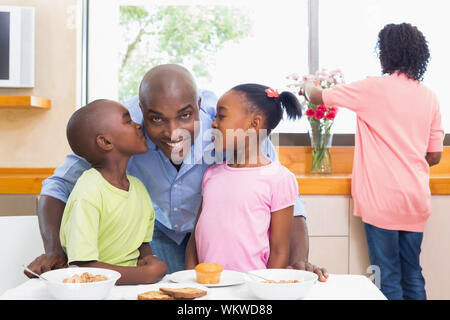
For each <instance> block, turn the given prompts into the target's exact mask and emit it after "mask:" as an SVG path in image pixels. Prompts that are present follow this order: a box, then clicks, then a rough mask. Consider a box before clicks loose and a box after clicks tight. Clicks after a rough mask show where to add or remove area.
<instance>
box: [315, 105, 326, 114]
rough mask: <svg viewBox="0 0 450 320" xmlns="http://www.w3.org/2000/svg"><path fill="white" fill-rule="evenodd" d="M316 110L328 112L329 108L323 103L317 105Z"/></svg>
mask: <svg viewBox="0 0 450 320" xmlns="http://www.w3.org/2000/svg"><path fill="white" fill-rule="evenodd" d="M316 110H320V111H322V112H324V113H325V112H327V111H328V108H327V106H325V105H323V104H321V105H320V106H318V107H317V109H316Z"/></svg>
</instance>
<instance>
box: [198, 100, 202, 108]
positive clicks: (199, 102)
mask: <svg viewBox="0 0 450 320" xmlns="http://www.w3.org/2000/svg"><path fill="white" fill-rule="evenodd" d="M201 105H202V97H198V110H200V107H201Z"/></svg>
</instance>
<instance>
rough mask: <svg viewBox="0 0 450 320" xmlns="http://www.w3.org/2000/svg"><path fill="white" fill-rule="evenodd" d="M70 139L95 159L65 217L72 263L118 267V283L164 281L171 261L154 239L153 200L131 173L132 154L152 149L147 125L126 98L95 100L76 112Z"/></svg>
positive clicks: (65, 237)
mask: <svg viewBox="0 0 450 320" xmlns="http://www.w3.org/2000/svg"><path fill="white" fill-rule="evenodd" d="M67 139H68V141H69V144H70V147H71V148H72V150H73V152H74V153H75V154H77V155H79V156H81V157H83V158H85V159H86V160H87V161H88V162H89V163H90V164H91V165H92V168H91V169H89V170H87V171H85V172H84V173H83V175H82V176H81V177H80V179H79V180H78V181H77V183H76V185H75V187H74V189H73V191H72V193H71V194H70V197H69V199H68V202H67V204H66V207H65V210H64V214H63V218H62V221H61V229H60V240H61V244H62V247H63V249H64V251H65V252H66V254H67V257H68V263H69V264H72V265H77V266H80V267H99V268H107V269H112V270H115V271H118V272H120V274H121V275H122V276H121V278H120V279H119V280H118V284H141V283H154V282H157V281H159V280H160V279H161V278H162V277H163V276H164V275H165V273H166V272H167V265H166V264H165V263H164V262H163V261H160V260H158V258H157V257H156V256H155V255H153V251H152V248H151V247H150V245H149V242H150V241H151V239H152V235H153V227H154V220H155V213H154V210H153V206H152V202H151V200H150V197H149V195H148V193H147V190H146V189H145V187H144V185H143V184H142V183H141V182H140V181H139V180H138V179H137V178H135V177H133V176H130V175H127V173H126V168H127V164H128V160H129V159H130V157H131V156H132V155H133V154H139V153H145V152H147V144H146V139H145V136H144V132H143V131H142V127H141V126H140V125H139V124H137V123H135V122H133V121H132V120H131V117H130V114H129V112H128V110H127V109H126V108H125V107H124V106H122V105H121V104H119V103H117V102H114V101H109V100H96V101H94V102H92V103H90V104H88V105H87V106H85V107H83V108H81V109H79V110H78V111H76V112H75V113H74V114H73V115H72V117H71V118H70V120H69V123H68V125H67Z"/></svg>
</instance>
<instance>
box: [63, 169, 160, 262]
mask: <svg viewBox="0 0 450 320" xmlns="http://www.w3.org/2000/svg"><path fill="white" fill-rule="evenodd" d="M127 177H128V180H129V182H130V188H129V190H128V191H125V190H121V189H119V188H116V187H114V186H113V185H111V184H110V183H109V182H107V181H106V180H105V179H104V178H103V176H102V175H101V174H100V172H98V171H97V170H96V169H90V170H87V171H85V172H84V173H83V174H82V176H81V177H80V178H79V179H78V181H77V183H76V184H75V187H74V188H73V191H72V193H71V194H70V197H69V199H68V201H67V204H66V207H65V210H64V215H63V218H62V221H61V229H60V240H61V245H62V248H63V249H64V251H65V252H66V254H67V258H68V262H69V263H70V262H73V261H100V262H104V263H109V264H114V265H120V266H136V264H137V259H138V257H139V250H138V248H139V247H140V246H141V245H142V243H144V242H150V241H151V240H152V236H153V227H154V222H155V211H154V209H153V205H152V202H151V199H150V196H149V194H148V192H147V189H146V188H145V186H144V185H143V184H142V182H141V181H140V180H139V179H137V178H136V177H133V176H130V175H127Z"/></svg>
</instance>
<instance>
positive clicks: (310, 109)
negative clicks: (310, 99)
mask: <svg viewBox="0 0 450 320" xmlns="http://www.w3.org/2000/svg"><path fill="white" fill-rule="evenodd" d="M315 114H316V112H315V111H314V109H313V108H309V109H308V110H306V115H307V116H308V117H310V118H311V117H314V115H315Z"/></svg>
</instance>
